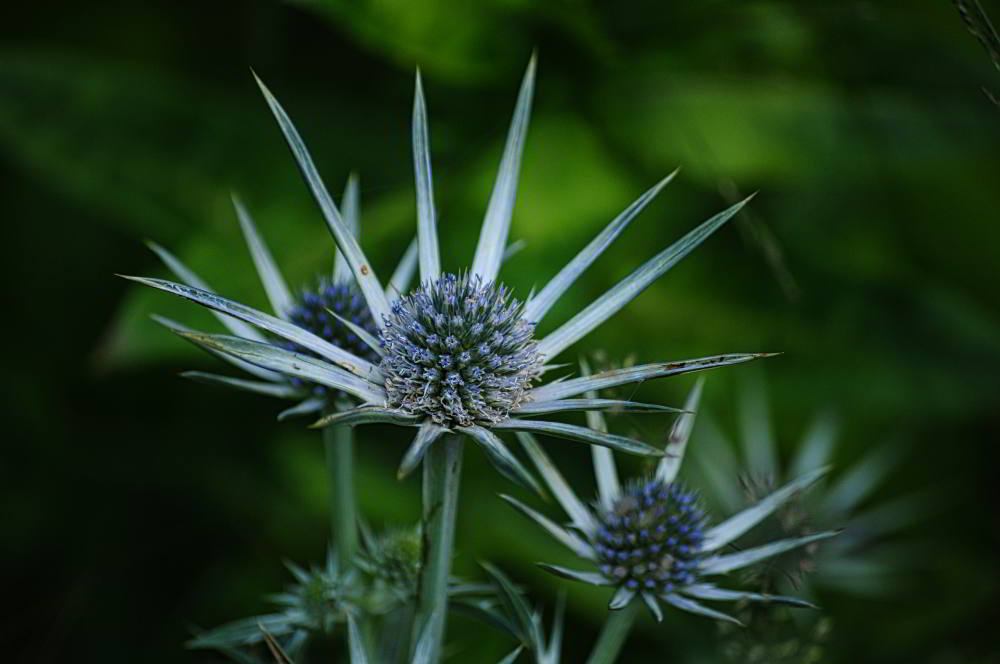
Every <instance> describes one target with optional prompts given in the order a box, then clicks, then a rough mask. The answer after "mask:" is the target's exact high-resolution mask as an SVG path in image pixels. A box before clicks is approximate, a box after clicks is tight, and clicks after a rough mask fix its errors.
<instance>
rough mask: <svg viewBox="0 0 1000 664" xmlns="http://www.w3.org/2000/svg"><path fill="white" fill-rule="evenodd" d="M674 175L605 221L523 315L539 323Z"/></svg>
mask: <svg viewBox="0 0 1000 664" xmlns="http://www.w3.org/2000/svg"><path fill="white" fill-rule="evenodd" d="M675 175H677V171H676V170H675V171H674V172H673V173H671V174H670V175H668V176H667V177H665V178H663V179H662V180H660V181H659V182H657V183H656V184H655V185H653V187H652V188H650V189H649V190H648V191H647V192H646V193H644V194H643V195H642V196H640V197H639V198H638V199H637V200H636V201H635V202H634V203H632V204H631V205H629V206H628V207H627V208H625V210H624V211H623V212H622V213H621V214H619V215H618V216H617V217H615V218H614V219H613V220H612V221H611V223H610V224H608V225H607V226H606V227H605V228H604V230H602V231H601V232H600V233H598V234H597V237H595V238H594V239H593V240H591V241H590V244H588V245H587V246H586V247H584V248H583V250H582V251H580V253H578V254H577V255H576V256H574V257H573V259H572V260H571V261H570V262H569V263H567V264H566V267H564V268H563V269H562V270H560V271H559V273H558V274H556V276H554V277H553V278H552V280H551V281H549V283H547V284H545V288H543V289H542V290H541V291H540V292H539V293H538V295H536V296H535V297H533V298H531V299H530V300H529V301H528V303H527V304H526V305H525V307H524V318H525V319H526V320H530V321H532V322H533V323H538V322H539V321H541V320H542V318H544V317H545V314H546V313H548V311H549V309H551V308H552V305H553V304H555V303H556V302H557V301H558V300H559V298H560V297H561V296H562V295H563V293H565V292H566V291H567V290H568V289H569V287H570V286H572V285H573V282H575V281H576V280H577V279H578V278H579V276H580V275H581V274H583V272H584V271H585V270H586V269H587V268H588V267H590V266H591V264H592V263H593V262H594V261H595V260H597V258H598V257H599V256H600V255H601V254H602V253H604V250H605V249H607V248H608V247H609V246H610V245H611V243H612V242H614V241H615V240H616V239H617V238H618V236H619V235H621V233H622V231H624V230H625V228H626V227H628V225H629V223H630V222H631V221H632V220H633V219H635V218H636V216H638V214H639V213H640V212H642V210H643V208H645V207H646V205H648V204H649V202H650V201H652V200H653V199H654V198H655V197H656V195H657V194H659V193H660V190H661V189H663V188H664V187H665V186H667V183H669V182H670V181H671V180H672V179H673V178H674V176H675Z"/></svg>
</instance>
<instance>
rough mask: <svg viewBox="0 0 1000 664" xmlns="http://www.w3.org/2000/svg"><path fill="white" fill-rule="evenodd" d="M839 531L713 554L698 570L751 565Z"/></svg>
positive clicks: (711, 571)
mask: <svg viewBox="0 0 1000 664" xmlns="http://www.w3.org/2000/svg"><path fill="white" fill-rule="evenodd" d="M840 532H841V531H839V530H828V531H825V532H822V533H815V534H813V535H805V536H803V537H791V538H789V539H783V540H778V541H777V542H771V543H770V544H765V545H763V546H757V547H754V548H752V549H746V550H744V551H738V552H736V553H730V554H726V555H722V556H713V557H711V558H708V559H706V560H703V561H702V562H701V565H700V566H699V571H700V572H701V573H702V574H705V575H708V574H725V573H726V572H732V571H733V570H737V569H742V568H744V567H747V566H748V565H753V564H754V563H758V562H760V561H762V560H766V559H768V558H771V557H773V556H777V555H779V554H782V553H784V552H785V551H791V550H792V549H796V548H798V547H800V546H805V545H807V544H811V543H813V542H818V541H820V540H824V539H828V538H830V537H833V536H834V535H837V534H839V533H840Z"/></svg>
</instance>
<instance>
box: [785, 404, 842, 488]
mask: <svg viewBox="0 0 1000 664" xmlns="http://www.w3.org/2000/svg"><path fill="white" fill-rule="evenodd" d="M836 439H837V421H836V418H835V417H834V416H833V415H832V414H830V413H823V414H821V415H819V416H818V417H816V419H815V420H813V422H812V424H811V425H810V427H809V429H808V431H807V432H806V434H805V436H804V437H803V439H802V442H801V443H800V444H799V447H798V452H797V453H796V455H795V459H794V460H793V461H792V464H791V471H790V472H791V476H792V477H798V476H799V475H803V474H805V473H807V472H809V471H810V470H813V469H815V468H819V467H820V466H824V465H826V464H827V463H828V462H829V460H830V457H831V456H832V455H833V447H834V444H835V443H836Z"/></svg>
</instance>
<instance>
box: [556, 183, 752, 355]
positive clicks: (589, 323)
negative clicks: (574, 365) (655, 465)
mask: <svg viewBox="0 0 1000 664" xmlns="http://www.w3.org/2000/svg"><path fill="white" fill-rule="evenodd" d="M749 200H750V199H749V198H747V199H744V200H743V201H740V202H739V203H737V204H736V205H733V206H731V207H730V208H728V209H727V210H725V211H723V212H720V213H719V214H717V215H715V216H714V217H712V218H711V219H709V220H708V221H706V222H704V223H703V224H702V225H701V226H698V227H697V228H696V229H694V230H693V231H691V232H690V233H688V234H687V235H685V236H684V237H683V238H681V239H680V240H678V241H677V242H676V243H674V244H673V245H671V246H669V247H667V248H666V249H664V250H663V251H661V252H660V253H659V254H657V255H656V256H654V257H653V258H651V259H650V260H648V261H647V262H646V263H645V264H644V265H642V267H640V268H639V269H637V270H636V271H635V272H633V273H632V274H630V275H629V276H628V277H626V278H625V279H623V280H622V281H620V282H619V283H618V284H617V285H616V286H614V287H613V288H611V289H610V290H609V291H607V292H606V293H605V294H604V295H602V296H601V297H599V298H598V299H597V300H595V301H594V302H593V303H592V304H591V305H590V306H588V307H587V308H586V309H584V310H583V311H581V312H580V313H578V314H577V315H576V316H574V317H573V318H572V319H570V320H569V321H568V322H567V323H565V324H564V325H563V326H562V327H560V328H559V329H557V330H556V331H555V332H552V333H551V334H549V335H548V336H547V337H545V338H544V339H542V340H541V341H540V342H539V344H538V352H539V353H541V355H542V357H543V358H545V359H549V358H552V357H555V356H556V355H558V354H559V353H561V352H562V351H563V350H564V349H566V348H568V347H569V346H570V345H572V344H574V343H576V342H577V341H579V340H580V339H582V338H583V337H584V336H586V335H587V334H588V333H589V332H590V331H591V330H593V329H594V328H595V327H597V326H598V325H600V324H601V323H603V322H604V321H606V320H607V319H608V318H610V317H611V316H613V315H615V313H617V312H618V311H619V310H620V309H621V308H622V307H624V306H625V305H626V304H628V303H629V302H631V301H632V300H633V299H635V297H636V296H638V295H639V294H640V293H641V292H642V291H644V290H646V288H647V287H648V286H649V285H650V284H652V283H653V282H654V281H656V280H657V279H659V278H660V277H661V276H662V275H663V274H664V273H666V272H667V270H669V269H670V268H672V267H673V266H674V265H676V264H677V263H678V262H680V260H681V259H682V258H684V257H685V256H687V255H688V254H689V253H691V251H692V250H694V248H695V247H697V246H698V245H699V244H701V243H702V241H704V240H705V238H707V237H708V236H709V235H711V234H712V233H713V232H715V230H716V229H717V228H719V227H720V226H722V224H724V223H726V222H727V221H729V219H731V218H732V217H733V216H734V215H735V214H736V213H737V212H739V211H740V210H741V209H742V208H743V206H744V205H746V203H747V201H749Z"/></svg>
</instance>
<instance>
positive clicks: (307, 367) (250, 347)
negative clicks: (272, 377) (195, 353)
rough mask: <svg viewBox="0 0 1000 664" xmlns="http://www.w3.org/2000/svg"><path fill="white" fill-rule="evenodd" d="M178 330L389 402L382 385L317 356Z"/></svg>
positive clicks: (231, 351) (195, 339) (253, 358)
mask: <svg viewBox="0 0 1000 664" xmlns="http://www.w3.org/2000/svg"><path fill="white" fill-rule="evenodd" d="M178 334H180V336H182V337H184V338H186V339H189V340H190V341H191V342H192V343H196V344H198V345H200V346H204V347H206V348H209V349H214V350H218V351H220V352H223V353H229V354H231V355H235V356H236V357H238V358H240V359H242V360H246V361H247V362H250V363H251V364H256V365H257V366H261V367H264V368H265V369H271V370H272V371H278V372H281V373H283V374H288V375H290V376H298V377H299V378H303V379H305V380H307V381H311V382H313V383H319V384H320V385H326V386H327V387H332V388H334V389H337V390H342V391H344V392H347V393H348V394H353V395H354V396H356V397H358V398H359V399H361V400H362V401H367V402H369V403H376V404H383V403H385V390H383V389H382V386H381V385H376V384H374V383H370V382H368V381H367V380H365V379H363V378H359V377H358V376H355V375H354V374H350V373H347V372H346V371H344V370H343V369H339V368H337V367H335V366H334V365H332V364H329V363H327V362H323V361H322V360H317V359H316V358H314V357H309V356H308V355H302V354H300V353H293V352H291V351H287V350H285V349H283V348H278V347H277V346H272V345H270V344H265V343H261V342H259V341H250V340H249V339H241V338H239V337H229V336H225V335H222V334H197V333H193V332H179V333H178Z"/></svg>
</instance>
